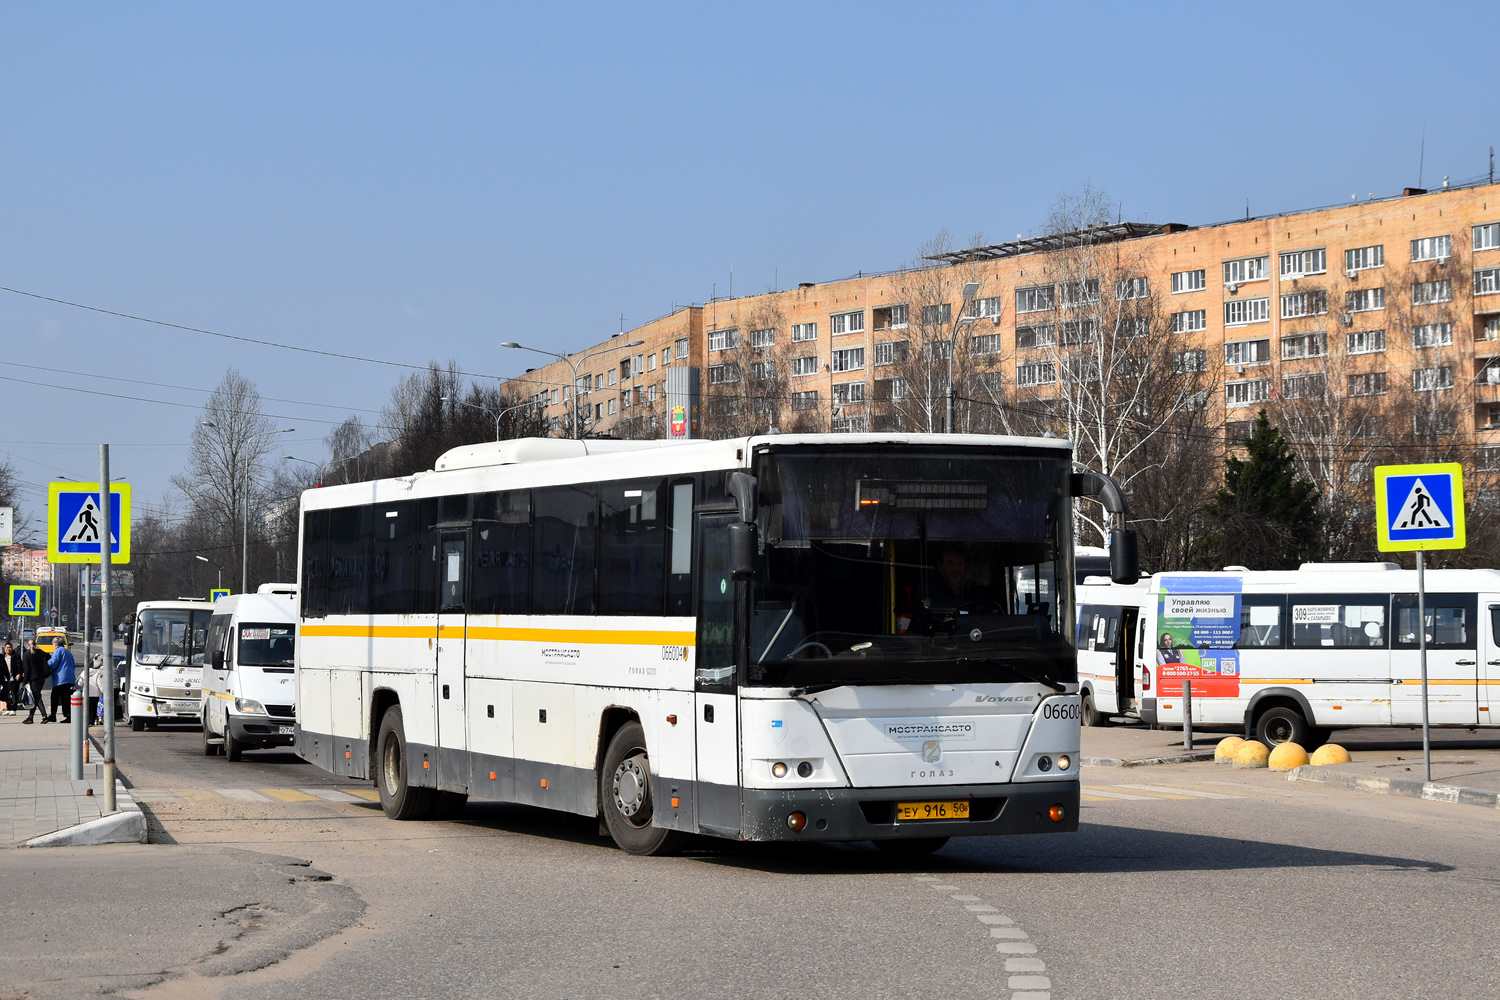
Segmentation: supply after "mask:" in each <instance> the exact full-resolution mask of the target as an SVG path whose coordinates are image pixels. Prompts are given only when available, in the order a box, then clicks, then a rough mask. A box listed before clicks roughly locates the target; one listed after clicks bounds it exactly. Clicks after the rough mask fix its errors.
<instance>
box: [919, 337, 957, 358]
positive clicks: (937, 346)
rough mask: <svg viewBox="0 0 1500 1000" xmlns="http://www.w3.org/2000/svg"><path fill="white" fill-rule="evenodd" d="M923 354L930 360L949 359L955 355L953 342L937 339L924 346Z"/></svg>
mask: <svg viewBox="0 0 1500 1000" xmlns="http://www.w3.org/2000/svg"><path fill="white" fill-rule="evenodd" d="M922 356H923V357H924V358H926V359H927V360H928V361H947V360H948V359H949V358H951V357H952V356H953V342H952V341H948V340H935V341H933V342H932V343H930V344H927V345H925V346H924V347H923V348H922Z"/></svg>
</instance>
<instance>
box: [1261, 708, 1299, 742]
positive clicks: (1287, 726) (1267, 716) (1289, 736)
mask: <svg viewBox="0 0 1500 1000" xmlns="http://www.w3.org/2000/svg"><path fill="white" fill-rule="evenodd" d="M1311 734H1312V731H1311V729H1310V728H1309V727H1308V725H1307V720H1306V719H1304V718H1303V717H1302V713H1301V712H1299V711H1297V710H1296V709H1295V708H1287V707H1286V706H1285V705H1277V706H1275V707H1274V708H1268V709H1266V710H1265V711H1264V712H1262V713H1260V717H1259V718H1257V719H1256V720H1255V738H1256V739H1258V740H1260V741H1261V742H1262V743H1264V744H1265V745H1266V746H1268V747H1275V746H1280V745H1281V744H1283V743H1295V744H1297V745H1298V746H1300V747H1302V748H1303V749H1304V750H1305V749H1307V743H1308V737H1309V736H1310V735H1311Z"/></svg>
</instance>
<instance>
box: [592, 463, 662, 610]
mask: <svg viewBox="0 0 1500 1000" xmlns="http://www.w3.org/2000/svg"><path fill="white" fill-rule="evenodd" d="M664 485H665V484H664V483H662V482H661V481H660V480H657V481H654V482H634V483H629V482H627V483H606V484H604V485H603V486H601V487H600V489H599V613H600V614H601V615H659V614H661V613H662V598H663V590H664V588H665V585H666V573H665V569H666V567H665V565H664V563H665V561H666V547H667V532H666V518H667V510H666V503H665V502H664V501H665V499H666V491H665V489H664V488H663V487H664Z"/></svg>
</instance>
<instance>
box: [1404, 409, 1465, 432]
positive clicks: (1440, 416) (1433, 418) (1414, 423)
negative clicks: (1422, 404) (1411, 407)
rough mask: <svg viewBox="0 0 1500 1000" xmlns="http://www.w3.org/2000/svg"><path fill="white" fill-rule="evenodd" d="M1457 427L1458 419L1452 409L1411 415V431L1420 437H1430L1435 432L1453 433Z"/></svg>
mask: <svg viewBox="0 0 1500 1000" xmlns="http://www.w3.org/2000/svg"><path fill="white" fill-rule="evenodd" d="M1457 429H1458V420H1457V419H1456V418H1455V415H1454V414H1453V412H1452V411H1443V412H1440V413H1413V414H1412V415H1411V432H1412V433H1413V434H1415V435H1417V436H1418V437H1429V436H1431V435H1433V434H1452V433H1453V432H1454V431H1455V430H1457Z"/></svg>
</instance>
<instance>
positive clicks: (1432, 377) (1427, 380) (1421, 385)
mask: <svg viewBox="0 0 1500 1000" xmlns="http://www.w3.org/2000/svg"><path fill="white" fill-rule="evenodd" d="M1411 388H1412V391H1413V392H1432V391H1433V390H1435V389H1451V388H1453V369H1452V368H1451V367H1449V366H1448V365H1441V366H1439V367H1437V368H1418V369H1417V370H1416V371H1414V372H1412V373H1411Z"/></svg>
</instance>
